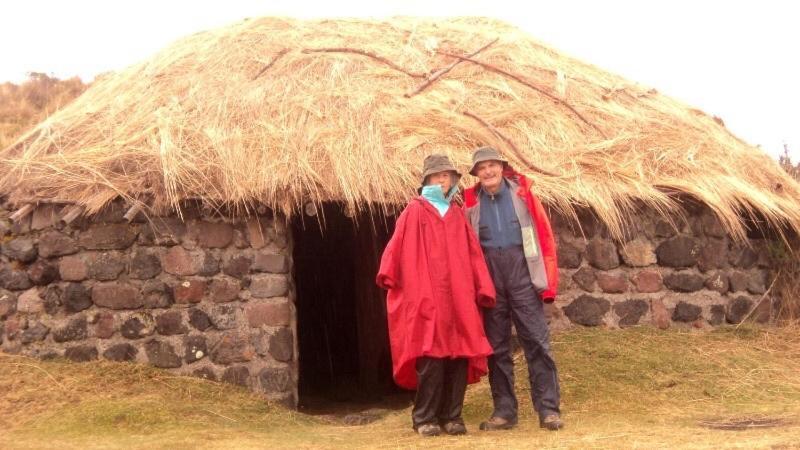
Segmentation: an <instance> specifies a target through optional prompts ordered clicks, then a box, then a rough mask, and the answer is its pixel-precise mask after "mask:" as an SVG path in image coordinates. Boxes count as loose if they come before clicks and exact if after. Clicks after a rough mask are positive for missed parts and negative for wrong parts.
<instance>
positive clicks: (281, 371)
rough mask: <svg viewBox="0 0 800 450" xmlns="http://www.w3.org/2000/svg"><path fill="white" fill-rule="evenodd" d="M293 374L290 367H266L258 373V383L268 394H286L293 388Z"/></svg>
mask: <svg viewBox="0 0 800 450" xmlns="http://www.w3.org/2000/svg"><path fill="white" fill-rule="evenodd" d="M291 381H292V373H291V371H290V370H289V368H288V367H285V366H282V367H266V368H264V369H261V371H260V372H259V373H258V383H259V385H260V386H261V389H262V390H263V391H264V392H266V393H277V392H285V391H288V390H289V389H290V388H291Z"/></svg>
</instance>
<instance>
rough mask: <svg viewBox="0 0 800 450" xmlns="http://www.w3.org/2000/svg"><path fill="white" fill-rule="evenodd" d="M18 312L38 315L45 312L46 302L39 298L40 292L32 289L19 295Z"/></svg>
mask: <svg viewBox="0 0 800 450" xmlns="http://www.w3.org/2000/svg"><path fill="white" fill-rule="evenodd" d="M17 311H19V312H21V313H27V314H36V313H40V312H42V311H44V302H43V301H42V298H41V297H39V290H38V289H37V288H31V289H28V290H27V291H25V292H23V293H22V294H20V295H19V298H18V299H17Z"/></svg>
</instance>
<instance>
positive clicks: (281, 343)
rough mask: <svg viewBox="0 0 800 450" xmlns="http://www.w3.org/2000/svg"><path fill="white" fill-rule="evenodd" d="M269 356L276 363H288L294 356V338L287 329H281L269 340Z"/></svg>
mask: <svg viewBox="0 0 800 450" xmlns="http://www.w3.org/2000/svg"><path fill="white" fill-rule="evenodd" d="M269 354H270V355H272V357H273V358H275V359H276V360H278V361H284V362H286V361H290V360H291V359H292V355H293V354H294V338H293V337H292V331H291V330H290V329H289V328H286V327H282V328H279V329H278V331H276V332H275V334H273V335H272V336H271V337H270V338H269Z"/></svg>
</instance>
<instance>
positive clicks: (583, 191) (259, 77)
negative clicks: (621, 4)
mask: <svg viewBox="0 0 800 450" xmlns="http://www.w3.org/2000/svg"><path fill="white" fill-rule="evenodd" d="M487 144H488V145H492V146H495V147H497V148H499V149H501V150H502V151H503V152H504V153H505V155H507V156H508V158H509V159H510V160H511V162H512V164H514V165H515V166H516V167H517V168H518V169H520V170H521V171H523V172H526V173H528V174H529V175H530V176H532V178H533V179H534V180H535V189H536V191H537V193H538V194H539V195H540V196H541V197H542V198H543V199H544V200H545V202H547V203H548V204H549V205H550V206H551V207H553V208H555V209H558V210H561V211H562V212H565V213H568V214H569V213H570V212H573V211H574V210H575V208H576V207H578V206H588V207H591V208H592V209H593V210H594V211H595V213H596V214H597V215H598V216H599V217H600V218H601V219H602V220H603V221H604V222H605V223H606V224H607V225H608V226H609V228H610V229H611V230H612V232H613V233H614V234H617V235H619V234H620V233H621V231H622V229H623V228H624V227H625V223H626V218H627V217H629V213H630V212H631V211H632V210H634V209H635V208H639V207H642V206H645V207H652V208H655V209H656V210H658V211H661V212H664V213H669V212H674V211H677V210H679V205H678V198H679V196H676V195H675V194H683V195H684V196H688V197H692V198H695V199H697V200H699V201H701V202H703V203H705V204H707V205H708V206H709V207H710V208H711V209H712V210H713V211H714V212H715V213H716V214H717V215H718V216H719V218H720V219H721V221H722V223H723V224H724V225H725V227H726V228H727V229H728V230H729V231H730V232H731V233H732V234H733V235H734V236H737V237H743V236H744V231H745V228H744V225H743V219H744V220H746V219H747V218H749V217H751V216H758V217H760V218H762V219H764V220H766V221H767V222H769V223H770V225H772V226H774V227H776V228H789V229H794V230H798V229H800V208H798V207H797V206H798V200H799V199H800V186H798V184H797V183H796V182H795V181H794V180H792V179H791V178H790V177H788V176H787V175H786V174H785V173H784V172H783V171H782V170H781V169H780V168H779V167H778V165H777V164H776V163H775V162H774V161H772V160H771V159H770V158H769V157H768V156H767V155H766V154H764V153H763V152H762V151H760V150H759V149H757V148H754V147H752V146H750V145H747V144H746V143H744V142H742V141H740V140H739V139H737V138H736V137H735V136H733V135H732V134H731V133H730V132H728V131H727V130H726V129H725V127H724V126H723V125H722V123H721V121H720V120H718V119H715V118H712V117H709V116H707V115H705V114H704V113H702V112H701V111H698V110H696V109H693V108H691V107H689V106H687V105H684V104H682V103H680V102H678V101H675V100H673V99H671V98H669V97H667V96H665V95H662V94H659V93H658V92H656V91H655V90H653V89H648V88H644V87H641V86H639V85H637V84H634V83H631V82H629V81H626V80H625V79H623V78H620V77H619V76H616V75H613V74H610V73H607V72H605V71H603V70H601V69H599V68H597V67H594V66H592V65H589V64H586V63H583V62H581V61H578V60H575V59H573V58H571V57H569V56H565V55H563V54H561V53H559V52H557V51H555V50H553V49H551V48H549V47H546V46H544V45H542V44H540V43H538V42H537V41H536V40H534V39H533V38H531V37H530V36H528V35H527V34H525V33H523V32H521V31H520V30H518V29H516V28H513V27H511V26H509V25H507V24H504V23H501V22H497V21H494V20H489V19H483V18H460V19H452V20H432V19H417V18H395V19H390V20H385V21H366V20H317V21H299V20H292V19H282V18H262V19H255V20H247V21H244V22H241V23H238V24H235V25H232V26H229V27H225V28H222V29H217V30H212V31H207V32H202V33H197V34H194V35H192V36H189V37H187V38H185V39H183V40H181V41H179V42H176V43H175V44H174V45H172V46H170V47H168V48H166V49H164V50H163V51H162V52H160V53H158V54H157V55H155V56H154V57H153V58H151V59H149V60H147V61H144V62H142V63H140V64H137V65H134V66H132V67H130V68H128V69H126V70H124V71H122V72H119V73H117V74H113V75H110V76H107V77H105V78H103V79H100V80H98V81H96V82H95V83H94V84H93V85H92V87H91V88H90V89H89V90H88V91H87V92H86V93H85V94H83V95H82V96H81V97H79V98H78V99H77V100H76V101H75V102H74V103H72V104H71V105H69V106H68V107H66V108H64V109H63V110H61V111H59V112H58V113H56V114H54V115H53V116H51V117H50V118H49V119H48V120H46V121H44V122H43V123H41V124H39V125H38V126H37V127H35V128H34V129H33V130H32V131H30V132H29V133H27V134H26V135H25V136H23V137H22V138H21V139H20V140H19V141H18V142H17V143H16V144H14V145H12V146H10V147H9V148H6V149H4V150H2V152H0V194H4V195H7V196H8V197H9V198H10V199H11V201H12V202H15V203H17V204H18V205H23V204H25V203H30V202H35V201H63V202H69V203H74V204H77V205H80V206H82V207H83V208H84V211H85V212H86V213H89V214H91V213H94V212H96V211H98V210H100V209H101V208H102V207H103V206H104V205H106V204H108V202H110V201H111V200H113V199H115V198H117V197H122V198H124V199H126V200H128V201H129V202H131V203H132V204H134V205H141V206H142V207H143V208H146V209H148V210H150V211H153V212H164V211H166V210H169V209H174V208H179V207H180V205H181V202H182V201H184V200H187V199H199V200H201V201H203V202H205V203H207V204H208V205H211V206H218V205H222V204H224V205H228V206H233V210H238V211H242V212H247V211H250V210H252V209H251V208H252V207H254V206H256V205H267V206H270V207H272V208H274V209H275V210H278V211H281V212H283V213H285V214H292V213H293V212H296V211H298V210H299V209H300V208H301V207H302V205H304V204H306V203H308V202H316V203H319V202H324V201H340V202H343V203H344V204H345V205H346V206H347V207H348V208H352V209H363V208H374V207H379V206H380V205H397V204H403V203H405V202H406V201H407V200H408V199H409V198H410V197H411V196H412V195H413V194H414V191H415V188H416V187H417V185H418V182H419V172H420V165H421V161H422V159H423V157H424V155H426V154H428V153H431V152H444V153H447V154H449V155H450V157H451V158H453V159H454V160H455V161H456V162H457V163H458V164H459V165H460V167H461V168H463V169H464V170H466V169H467V167H468V164H469V158H470V153H471V151H472V150H473V149H474V148H475V147H477V146H480V145H487ZM471 181H474V180H470V179H469V177H465V182H471ZM73 211H74V210H73Z"/></svg>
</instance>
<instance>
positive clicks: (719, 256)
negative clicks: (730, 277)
mask: <svg viewBox="0 0 800 450" xmlns="http://www.w3.org/2000/svg"><path fill="white" fill-rule="evenodd" d="M727 266H728V243H727V242H726V241H724V240H721V239H709V240H708V242H706V243H705V245H703V247H702V248H701V249H700V255H699V256H698V258H697V268H698V269H700V270H702V271H703V272H707V271H709V270H713V269H722V268H724V267H727Z"/></svg>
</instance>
